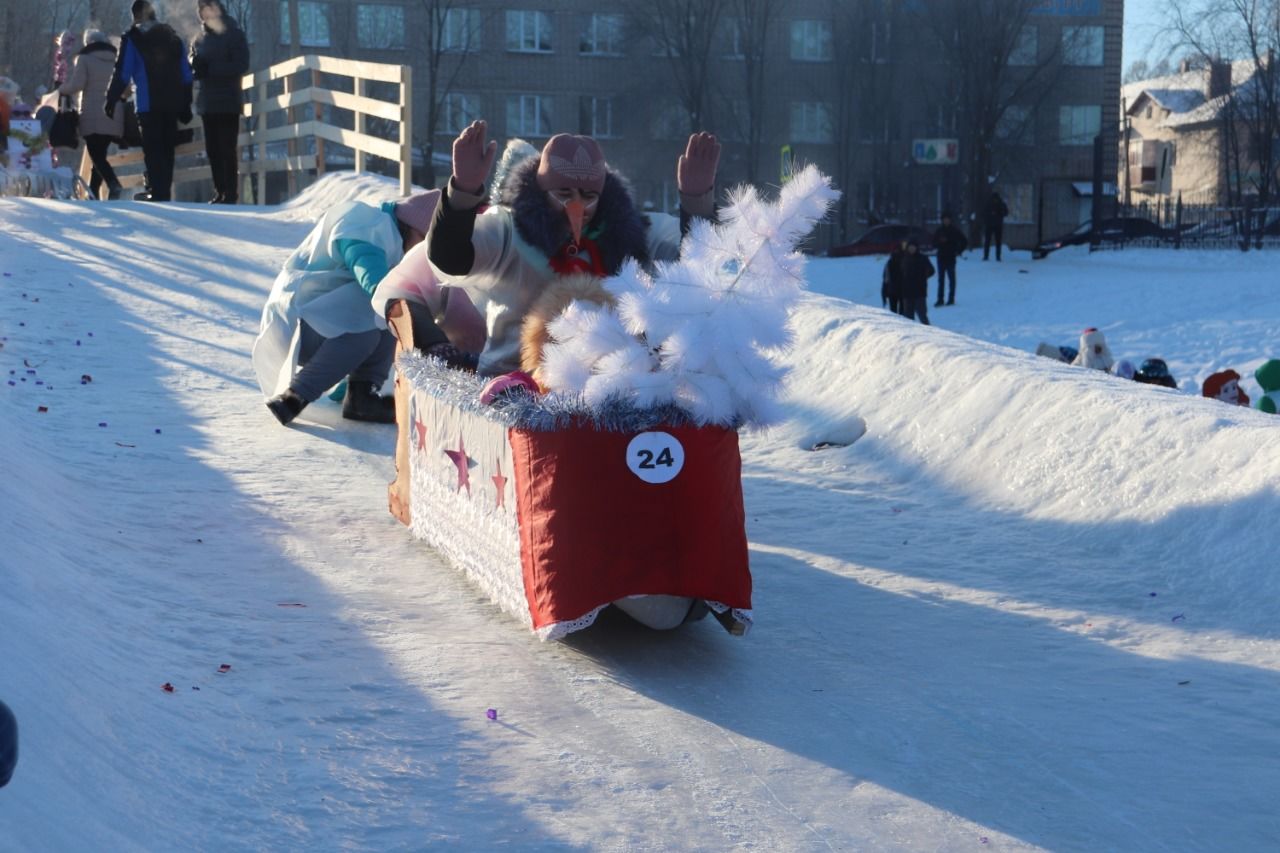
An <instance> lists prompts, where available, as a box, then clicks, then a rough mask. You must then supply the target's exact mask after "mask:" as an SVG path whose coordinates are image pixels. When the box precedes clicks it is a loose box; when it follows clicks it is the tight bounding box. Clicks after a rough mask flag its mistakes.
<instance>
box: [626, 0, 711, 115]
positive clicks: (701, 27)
mask: <svg viewBox="0 0 1280 853" xmlns="http://www.w3.org/2000/svg"><path fill="white" fill-rule="evenodd" d="M729 2H730V0H648V2H646V3H640V4H637V5H636V6H635V8H634V10H633V11H632V13H631V14H632V23H633V25H634V26H635V29H636V30H637V31H638V32H639V33H640V34H642V35H645V36H648V37H649V38H650V39H652V41H653V44H654V47H655V49H656V50H657V51H658V52H659V53H661V54H662V55H663V56H664V57H666V59H667V61H668V63H669V65H670V67H671V72H672V76H673V77H674V80H675V88H676V95H677V96H678V98H679V101H680V106H681V107H682V108H683V109H684V111H685V113H686V114H687V116H688V118H689V131H690V132H691V133H693V132H697V131H700V130H706V129H708V127H710V125H711V115H710V107H709V99H708V92H710V91H711V88H712V87H711V82H712V67H711V59H712V52H713V50H714V48H715V44H716V35H717V32H718V30H719V25H720V19H721V17H722V16H723V14H724V11H725V8H726V6H727V4H728V3H729Z"/></svg>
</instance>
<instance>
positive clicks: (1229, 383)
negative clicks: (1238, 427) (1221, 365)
mask: <svg viewBox="0 0 1280 853" xmlns="http://www.w3.org/2000/svg"><path fill="white" fill-rule="evenodd" d="M1201 391H1202V393H1203V394H1204V396H1206V397H1212V398H1213V399H1215V400H1221V401H1222V402H1224V403H1230V404H1231V405H1233V406H1247V405H1249V395H1248V394H1246V393H1244V389H1243V388H1241V387H1240V374H1239V373H1236V372H1235V371H1234V370H1220V371H1218V372H1217V373H1214V374H1211V375H1210V376H1209V378H1208V379H1206V380H1205V381H1204V387H1203V388H1202V389H1201Z"/></svg>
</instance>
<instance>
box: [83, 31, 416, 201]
mask: <svg viewBox="0 0 1280 853" xmlns="http://www.w3.org/2000/svg"><path fill="white" fill-rule="evenodd" d="M324 74H329V75H335V76H340V77H345V78H348V79H350V80H351V81H352V82H351V91H350V92H347V91H342V90H338V89H329V88H325V87H324V86H323V85H322V80H323V78H322V76H321V75H324ZM277 80H279V81H283V92H282V93H281V92H279V89H280V86H279V85H276V84H275V81H277ZM371 82H378V83H391V84H395V85H396V87H397V90H396V91H397V94H398V100H397V101H391V100H382V99H378V98H374V97H370V96H369V94H368V88H369V83H371ZM243 87H244V89H245V90H246V95H245V106H244V114H245V117H246V122H245V123H246V124H247V126H248V130H247V131H245V132H243V133H241V134H240V138H239V145H240V152H241V160H240V177H241V180H242V181H244V180H255V181H256V182H257V198H258V199H259V200H260V201H263V202H265V200H266V198H267V175H268V174H270V173H273V172H285V173H286V175H287V176H288V194H289V195H290V196H292V195H294V194H295V193H296V192H297V190H298V183H297V180H298V175H299V174H301V173H303V172H308V171H311V170H315V172H316V174H317V175H321V174H323V173H324V169H325V147H324V143H325V142H326V141H328V142H332V143H335V144H337V145H343V146H346V147H348V148H350V149H351V150H352V152H353V153H354V168H355V171H357V172H362V171H364V170H365V165H366V158H367V157H368V156H369V155H373V156H375V157H383V158H385V159H387V160H391V161H393V162H398V163H399V167H400V168H399V172H400V192H401V194H402V195H408V194H409V191H410V188H411V187H412V185H413V180H412V169H413V69H412V68H410V67H409V66H407V65H386V64H382V63H377V62H361V61H357V60H350V59H337V58H335V57H330V56H299V57H294V58H293V59H287V60H285V61H284V62H279V63H276V64H275V65H272V66H271V67H270V68H266V69H263V70H262V71H255V72H253V73H251V74H246V75H245V76H244V78H243ZM273 90H275V93H274V94H273ZM326 106H327V107H330V108H333V109H340V110H347V111H349V112H351V113H352V114H353V116H354V121H353V127H340V126H338V125H335V124H332V123H330V122H328V121H325V119H324V114H325V112H326V111H325V109H324V108H325V107H326ZM370 117H373V118H380V119H385V120H386V121H388V122H391V123H393V124H394V125H395V126H396V127H397V128H398V131H397V136H398V139H396V140H389V139H384V138H382V137H380V136H372V135H370V134H369V133H368V132H367V129H368V119H369V118H370ZM191 127H192V129H193V130H194V131H195V134H194V139H193V141H192V142H188V143H185V144H183V145H179V146H178V148H177V150H176V152H175V154H176V157H177V160H176V164H175V168H174V175H173V182H174V185H175V186H177V185H179V184H183V183H187V182H190V181H199V180H207V179H208V178H209V167H208V163H207V162H205V161H204V158H203V155H204V139H203V128H202V126H201V122H200V121H199V120H196V121H195V122H193V123H192V125H191ZM306 140H314V143H313V150H312V151H303V149H304V147H312V146H304V145H303V143H304V141H306ZM279 143H285V145H286V150H287V154H286V155H285V156H283V157H281V156H279V152H278V151H277V152H274V156H273V152H271V151H269V146H271V147H278V144H279ZM109 159H110V162H111V165H112V166H113V167H115V168H116V171H117V174H118V175H119V178H120V184H121V186H123V187H125V188H133V187H138V186H141V185H142V181H143V177H142V171H143V155H142V149H141V148H135V149H129V150H127V151H123V152H119V153H117V154H114V155H112V156H111V157H110V158H109ZM91 168H92V167H91V164H90V163H89V160H88V154H87V153H86V154H85V156H84V157H83V159H82V160H81V164H80V175H81V177H82V178H83V179H84V180H85V181H86V182H87V181H88V180H89V174H90V169H91ZM103 192H104V193H105V188H104V190H103ZM246 195H247V194H245V193H243V192H242V193H241V196H242V198H243V197H246Z"/></svg>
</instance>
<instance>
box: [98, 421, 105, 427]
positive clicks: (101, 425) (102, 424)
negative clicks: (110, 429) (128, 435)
mask: <svg viewBox="0 0 1280 853" xmlns="http://www.w3.org/2000/svg"><path fill="white" fill-rule="evenodd" d="M106 425H107V422H106V421H98V426H100V427H104V426H106Z"/></svg>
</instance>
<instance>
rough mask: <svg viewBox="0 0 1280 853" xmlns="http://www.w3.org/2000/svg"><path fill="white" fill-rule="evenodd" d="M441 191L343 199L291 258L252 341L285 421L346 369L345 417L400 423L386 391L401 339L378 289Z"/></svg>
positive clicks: (419, 234)
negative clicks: (384, 314) (377, 299)
mask: <svg viewBox="0 0 1280 853" xmlns="http://www.w3.org/2000/svg"><path fill="white" fill-rule="evenodd" d="M439 195H440V192H439V190H431V191H429V192H422V193H417V194H415V195H412V196H409V197H408V198H404V199H401V200H400V201H397V202H386V203H384V204H382V205H381V206H375V205H370V204H365V203H363V202H358V201H349V202H344V203H342V204H339V205H336V206H335V207H332V208H330V209H329V210H327V211H326V212H325V214H324V216H322V217H321V218H320V221H319V222H317V223H316V225H315V227H314V228H312V229H311V233H310V234H308V235H307V238H306V239H305V240H303V241H302V244H301V245H300V246H298V248H297V249H295V250H294V252H293V254H292V255H291V256H290V257H289V259H288V260H287V261H285V264H284V268H283V269H282V270H280V274H279V275H277V276H276V280H275V284H274V285H273V286H272V288H271V294H270V295H269V296H268V297H267V304H266V305H265V306H264V307H263V309H262V324H261V328H260V331H259V333H258V338H257V340H255V341H254V343H253V368H254V371H255V372H256V373H257V375H258V384H259V385H260V386H261V388H262V393H263V394H264V395H265V396H266V397H267V408H268V409H270V410H271V413H272V414H273V415H275V416H276V419H277V420H279V421H280V423H282V424H285V425H288V424H289V423H291V422H292V421H293V419H294V418H296V417H297V416H298V415H299V414H301V412H302V410H303V408H304V407H306V406H307V405H308V404H309V403H312V402H314V401H315V400H317V399H319V397H320V395H322V394H323V393H324V392H325V391H327V390H329V389H330V388H332V387H333V386H334V385H336V384H338V383H339V382H341V381H342V379H343V377H346V378H347V391H346V397H345V399H344V400H343V404H342V416H343V417H344V418H349V419H351V420H357V421H374V422H376V423H395V420H396V417H395V400H394V398H392V397H390V396H386V397H383V396H381V395H380V394H379V393H378V392H379V389H381V387H382V384H383V382H384V381H386V378H387V376H388V375H389V374H390V372H391V362H392V360H393V359H394V358H395V338H394V337H393V336H392V335H391V333H390V332H389V331H388V330H387V328H386V323H385V321H382V319H381V318H380V317H378V315H377V313H376V312H375V311H374V309H373V304H372V302H371V301H370V297H371V296H372V294H373V291H374V289H376V288H377V286H378V283H379V282H380V281H382V279H383V277H384V276H385V275H386V274H387V271H388V270H390V269H391V268H392V267H394V266H395V265H396V264H398V263H399V262H400V259H401V258H403V257H404V253H405V252H407V251H408V250H409V249H411V248H413V247H414V246H416V245H417V244H419V243H421V242H422V241H423V240H424V239H425V238H426V234H427V229H428V228H429V227H430V226H431V215H432V213H433V212H434V211H435V208H436V202H437V199H438V198H439Z"/></svg>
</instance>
